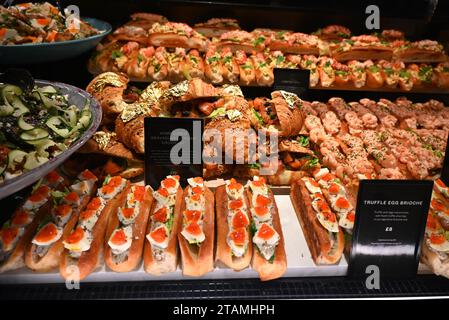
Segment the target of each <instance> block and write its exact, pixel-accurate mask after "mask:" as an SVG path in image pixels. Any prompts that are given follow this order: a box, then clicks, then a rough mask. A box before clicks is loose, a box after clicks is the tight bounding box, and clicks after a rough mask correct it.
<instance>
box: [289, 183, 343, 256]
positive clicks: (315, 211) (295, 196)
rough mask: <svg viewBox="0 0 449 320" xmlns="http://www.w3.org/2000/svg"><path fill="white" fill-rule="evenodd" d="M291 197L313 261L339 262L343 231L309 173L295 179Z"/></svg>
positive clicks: (318, 186) (341, 252) (341, 251)
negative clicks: (307, 175) (308, 175)
mask: <svg viewBox="0 0 449 320" xmlns="http://www.w3.org/2000/svg"><path fill="white" fill-rule="evenodd" d="M290 197H291V200H292V204H293V207H294V208H295V211H296V215H297V217H298V220H299V223H300V225H301V228H302V231H303V233H304V237H305V238H306V241H307V245H308V246H309V249H310V253H311V255H312V258H313V261H315V263H316V264H335V263H338V262H339V261H340V259H341V256H342V254H343V250H344V245H345V242H344V235H343V232H342V230H341V227H340V226H339V225H338V221H337V217H336V215H335V213H334V212H333V211H332V210H331V209H330V207H329V205H328V204H327V201H326V200H325V197H324V195H323V192H322V191H321V188H320V185H319V184H318V182H316V181H315V179H313V178H311V177H304V178H302V179H301V180H297V181H295V182H294V183H293V184H292V186H291V192H290Z"/></svg>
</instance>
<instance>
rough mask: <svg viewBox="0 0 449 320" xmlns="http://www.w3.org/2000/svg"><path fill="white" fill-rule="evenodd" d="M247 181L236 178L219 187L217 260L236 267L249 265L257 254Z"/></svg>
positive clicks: (217, 195)
mask: <svg viewBox="0 0 449 320" xmlns="http://www.w3.org/2000/svg"><path fill="white" fill-rule="evenodd" d="M244 196H245V194H244V188H243V185H241V184H240V183H238V182H236V181H235V179H231V180H226V182H225V185H222V186H219V187H218V188H217V189H216V190H215V208H216V221H217V249H216V257H215V260H216V261H220V262H222V263H224V264H225V265H226V266H228V267H229V268H232V269H234V270H235V271H240V270H243V269H245V268H247V267H248V266H249V264H250V262H251V258H252V255H253V246H252V241H251V236H250V219H249V216H248V214H249V211H248V207H247V206H246V201H245V198H244Z"/></svg>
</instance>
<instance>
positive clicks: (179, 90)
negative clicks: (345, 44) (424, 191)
mask: <svg viewBox="0 0 449 320" xmlns="http://www.w3.org/2000/svg"><path fill="white" fill-rule="evenodd" d="M130 90H131V89H129V87H127V78H126V77H125V76H124V75H118V74H114V73H105V74H102V75H100V76H98V77H96V78H95V79H94V80H93V81H92V82H91V84H90V85H89V87H88V91H90V92H91V93H92V94H93V95H94V96H95V97H96V98H97V99H98V100H99V101H100V102H101V105H102V107H103V115H104V118H103V123H104V127H103V131H101V132H98V133H97V134H96V135H95V136H94V138H93V139H92V140H91V141H89V142H88V144H87V145H86V147H85V148H84V149H83V151H84V152H97V153H105V154H107V155H112V156H119V157H124V158H129V159H138V158H139V157H140V156H139V155H141V154H143V153H144V151H145V150H144V125H143V122H144V121H143V119H144V117H146V116H150V117H157V116H164V117H201V118H205V119H206V126H205V128H206V129H215V130H216V131H218V132H221V133H222V138H223V139H224V138H225V137H226V134H227V131H226V129H232V130H233V132H234V133H236V132H242V134H240V135H239V136H240V137H242V141H241V142H240V145H239V146H238V148H239V150H242V151H241V152H236V150H235V149H236V148H237V144H236V145H235V146H230V147H226V143H225V141H224V140H223V143H222V146H223V148H222V151H221V152H224V153H225V154H226V155H227V156H228V157H229V156H232V158H233V159H234V160H236V159H237V155H239V156H241V158H242V159H243V164H225V163H224V162H223V163H221V164H220V163H218V164H217V163H207V162H206V163H205V166H204V177H205V178H210V177H220V176H225V175H230V176H234V177H237V178H248V177H251V176H254V175H260V169H261V168H263V167H264V166H265V165H266V163H264V160H263V159H261V157H260V156H259V155H260V152H258V153H257V154H256V155H252V156H251V155H249V154H248V152H247V149H248V148H247V147H248V145H249V144H250V143H251V141H253V140H252V138H253V137H252V136H251V135H250V134H248V131H247V130H248V129H253V130H254V131H255V132H259V131H260V132H264V133H266V134H267V136H270V135H274V134H276V135H277V136H278V137H279V142H278V155H279V162H278V168H277V170H276V171H274V172H271V174H270V176H269V177H268V181H269V183H271V184H273V185H290V183H291V182H292V181H293V180H296V179H298V178H301V177H302V176H304V175H305V174H307V173H311V172H312V171H313V170H315V169H317V168H319V167H320V166H321V165H323V166H325V167H328V168H329V169H330V170H332V172H333V173H335V174H336V175H337V176H338V177H339V178H340V179H342V180H344V181H345V183H348V184H349V185H354V187H355V188H356V187H357V185H358V181H359V180H360V179H362V178H363V179H366V178H369V179H373V178H380V179H433V177H434V176H435V175H436V174H438V172H439V171H440V170H441V166H442V161H443V159H444V153H445V146H446V141H447V136H448V129H447V124H448V123H449V111H448V110H447V108H445V106H444V104H443V103H441V102H438V101H435V100H430V101H428V102H426V103H413V102H412V101H410V100H407V99H405V98H400V99H397V100H396V101H390V100H387V99H380V100H379V101H373V100H369V99H362V100H360V101H358V102H350V103H347V102H345V101H344V100H343V99H341V98H332V99H330V100H329V101H328V102H327V103H324V102H318V101H314V102H308V101H303V100H301V99H299V98H298V97H297V96H296V95H294V94H292V93H289V92H285V91H275V92H272V94H271V97H270V98H268V97H259V98H255V99H252V100H246V99H244V98H243V96H242V93H241V91H240V90H239V89H238V87H236V86H223V87H213V86H211V85H210V84H207V83H204V82H203V81H201V80H200V79H193V80H191V81H185V82H181V83H178V84H176V85H170V84H169V83H168V82H154V83H152V84H151V85H150V86H148V87H147V88H146V89H145V90H144V91H143V92H140V93H139V94H134V96H133V95H132V94H130V93H129V92H130ZM127 92H128V93H127ZM228 132H229V131H228ZM237 135H238V134H237ZM211 140H213V139H205V146H204V151H205V154H206V155H214V154H215V155H216V154H217V153H218V152H219V151H218V149H217V148H214V147H213V144H212V143H211V142H212V141H211ZM255 143H256V147H257V150H259V151H267V150H269V139H266V141H262V140H260V139H256V140H255ZM266 153H269V152H266ZM234 162H235V163H237V162H236V161H234Z"/></svg>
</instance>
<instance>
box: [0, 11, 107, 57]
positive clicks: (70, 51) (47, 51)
mask: <svg viewBox="0 0 449 320" xmlns="http://www.w3.org/2000/svg"><path fill="white" fill-rule="evenodd" d="M83 20H84V21H86V22H87V23H89V24H90V25H91V26H93V27H94V28H96V29H98V30H100V31H102V32H101V33H100V34H97V35H95V36H92V37H88V38H85V39H78V40H69V41H61V42H49V43H45V42H44V43H27V44H17V45H9V46H0V64H2V65H12V64H14V65H17V64H35V63H42V62H51V61H58V60H64V59H68V58H73V57H76V56H79V55H81V54H83V53H84V52H87V51H89V50H91V49H93V48H95V46H96V45H97V44H98V43H99V42H100V41H101V40H102V39H103V38H104V37H105V36H107V35H108V34H109V33H110V32H111V31H112V27H111V25H110V24H109V23H107V22H104V21H101V20H97V19H93V18H83Z"/></svg>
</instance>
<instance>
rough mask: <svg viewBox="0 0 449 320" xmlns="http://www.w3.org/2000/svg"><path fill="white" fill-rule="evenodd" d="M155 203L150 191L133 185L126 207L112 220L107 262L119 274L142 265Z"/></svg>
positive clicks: (105, 247)
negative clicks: (148, 226) (148, 225)
mask: <svg viewBox="0 0 449 320" xmlns="http://www.w3.org/2000/svg"><path fill="white" fill-rule="evenodd" d="M152 203H153V196H152V194H151V191H150V189H149V187H146V186H140V185H132V186H131V188H130V189H129V192H128V193H127V195H126V201H125V204H124V206H122V207H119V208H118V210H117V213H113V214H112V215H111V218H110V219H109V224H108V228H107V230H106V243H105V245H104V252H105V254H104V261H105V263H106V265H107V266H108V267H109V268H110V269H111V270H113V271H116V272H128V271H131V270H134V269H135V268H136V267H137V266H138V265H139V263H140V262H141V261H142V252H143V245H144V242H145V231H146V227H147V223H148V217H149V214H150V208H151V205H152Z"/></svg>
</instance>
